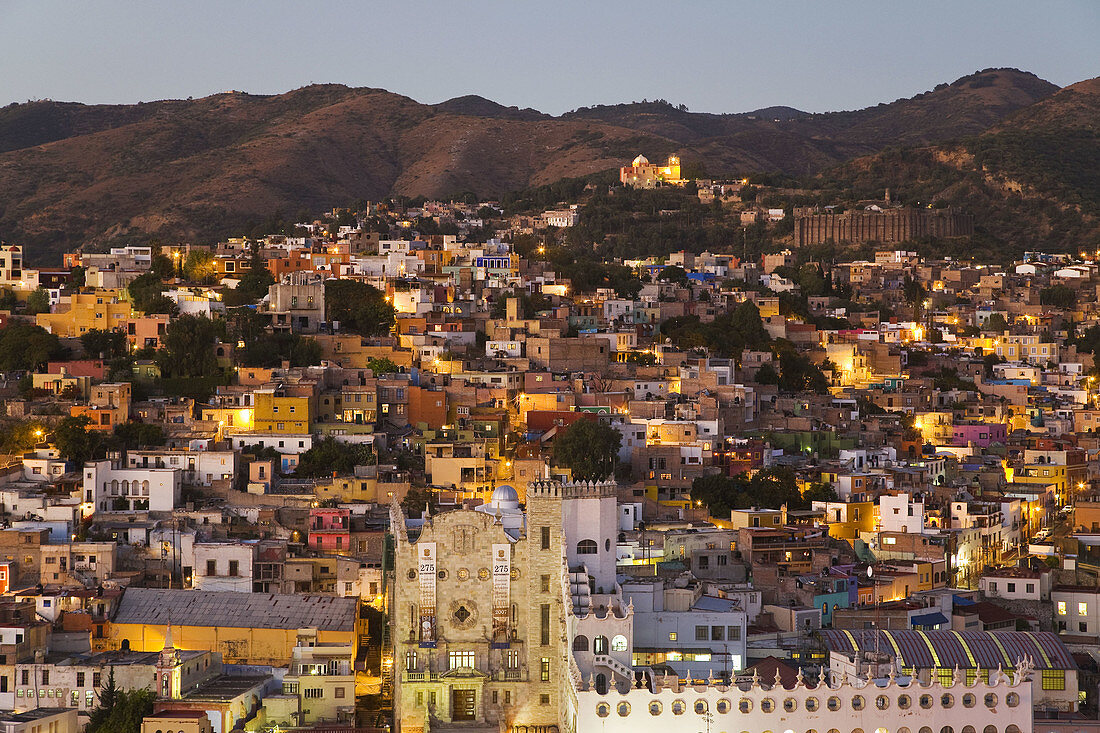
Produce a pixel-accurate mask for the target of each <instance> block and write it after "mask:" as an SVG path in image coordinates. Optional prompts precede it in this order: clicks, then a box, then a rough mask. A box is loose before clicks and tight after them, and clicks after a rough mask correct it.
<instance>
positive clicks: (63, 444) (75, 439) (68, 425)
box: [53, 415, 103, 466]
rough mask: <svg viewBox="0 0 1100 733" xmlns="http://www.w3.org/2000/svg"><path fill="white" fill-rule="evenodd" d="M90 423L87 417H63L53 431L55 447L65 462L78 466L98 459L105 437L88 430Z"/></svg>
mask: <svg viewBox="0 0 1100 733" xmlns="http://www.w3.org/2000/svg"><path fill="white" fill-rule="evenodd" d="M90 422H91V421H90V420H89V419H88V416H87V415H80V416H78V417H63V418H61V420H59V421H58V423H57V425H56V426H55V427H54V429H53V444H54V446H55V447H56V448H57V450H58V452H59V453H61V456H62V457H63V458H64V459H65V460H67V461H72V462H73V463H75V464H76V465H77V466H83V465H84V463H85V462H87V461H90V460H92V459H93V458H96V457H97V456H98V455H99V450H100V448H101V447H102V446H103V436H102V435H100V433H99V432H98V431H95V430H88V425H89V424H90Z"/></svg>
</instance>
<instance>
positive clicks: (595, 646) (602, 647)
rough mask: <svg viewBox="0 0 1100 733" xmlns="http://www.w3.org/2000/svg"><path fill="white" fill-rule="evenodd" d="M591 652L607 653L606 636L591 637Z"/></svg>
mask: <svg viewBox="0 0 1100 733" xmlns="http://www.w3.org/2000/svg"><path fill="white" fill-rule="evenodd" d="M592 653H593V654H607V637H606V636H597V637H595V638H594V639H592Z"/></svg>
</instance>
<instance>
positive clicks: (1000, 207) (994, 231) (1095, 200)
mask: <svg viewBox="0 0 1100 733" xmlns="http://www.w3.org/2000/svg"><path fill="white" fill-rule="evenodd" d="M811 185H815V186H817V187H818V188H820V190H821V191H822V192H823V196H825V197H828V198H836V197H842V198H850V199H853V200H859V199H863V198H874V197H878V196H880V195H881V192H882V190H883V189H884V188H890V189H891V191H892V192H893V193H894V195H895V196H896V197H897V198H898V199H899V200H901V201H904V202H907V203H911V204H920V205H929V204H930V205H952V206H960V207H963V208H965V209H967V210H968V211H971V212H973V213H974V215H975V221H976V226H977V229H978V232H977V236H976V237H975V240H974V241H973V242H960V243H959V246H960V248H961V249H960V251H959V252H958V254H964V255H965V254H975V255H984V256H988V257H990V258H993V259H1004V258H1005V257H1010V256H1014V255H1018V254H1019V253H1021V252H1023V251H1025V250H1028V249H1047V250H1053V251H1063V252H1064V251H1076V250H1078V249H1081V248H1088V249H1090V250H1091V249H1093V248H1095V247H1096V246H1097V244H1098V243H1100V79H1092V80H1090V81H1084V82H1080V83H1078V84H1074V85H1071V86H1068V87H1066V88H1065V89H1062V90H1059V91H1058V92H1057V93H1055V94H1054V95H1052V96H1050V97H1048V98H1046V99H1044V100H1042V101H1040V102H1038V103H1036V104H1034V105H1031V106H1029V107H1026V108H1024V109H1021V110H1020V111H1018V112H1016V113H1015V114H1013V115H1010V116H1008V117H1006V118H1005V119H1004V120H1002V121H1001V122H999V123H998V124H996V125H994V126H993V127H991V128H990V129H988V130H986V131H985V132H983V133H981V134H979V135H975V136H972V137H968V138H965V139H963V140H960V141H958V142H955V143H952V144H941V145H934V146H923V147H915V148H907V149H891V150H887V151H884V152H882V153H879V154H876V155H873V156H868V157H863V158H859V159H856V160H852V161H850V162H848V163H846V164H843V165H841V166H839V167H837V168H835V169H832V170H830V171H827V172H825V173H823V174H821V175H819V176H817V177H816V178H815V179H813V180H812V183H811ZM940 246H941V247H942V246H943V245H942V244H941V245H940Z"/></svg>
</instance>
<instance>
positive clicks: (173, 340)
mask: <svg viewBox="0 0 1100 733" xmlns="http://www.w3.org/2000/svg"><path fill="white" fill-rule="evenodd" d="M223 332H224V324H223V323H222V322H221V321H213V320H211V319H209V318H207V317H206V316H205V315H198V316H195V315H191V314H185V315H182V316H179V317H178V318H175V319H173V320H172V321H171V322H170V323H169V324H168V327H167V328H166V329H165V333H164V347H165V348H164V349H163V350H162V351H161V352H159V353H158V357H159V361H160V368H161V373H162V374H171V375H172V376H176V377H209V376H213V375H214V374H216V373H217V371H218V362H217V358H216V356H215V354H214V342H215V341H216V340H218V338H219V337H220V336H221V335H223Z"/></svg>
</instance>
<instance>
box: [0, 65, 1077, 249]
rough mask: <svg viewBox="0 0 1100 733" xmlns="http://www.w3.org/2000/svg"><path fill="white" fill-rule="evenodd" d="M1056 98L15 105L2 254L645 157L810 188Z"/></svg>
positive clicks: (482, 187) (9, 130)
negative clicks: (808, 177)
mask: <svg viewBox="0 0 1100 733" xmlns="http://www.w3.org/2000/svg"><path fill="white" fill-rule="evenodd" d="M1054 89H1055V87H1053V85H1050V84H1048V83H1047V82H1043V81H1042V80H1039V79H1037V78H1036V77H1034V76H1033V75H1030V74H1026V73H1023V72H1018V71H1013V70H998V71H987V72H982V73H980V74H977V75H973V76H970V77H964V79H961V80H959V81H958V82H955V83H954V84H952V85H942V86H941V88H939V89H937V90H934V91H931V92H926V93H924V94H921V95H918V96H917V97H914V98H912V99H909V100H899V101H897V102H893V103H891V104H888V105H879V106H878V107H874V108H870V109H867V110H860V111H856V112H841V113H832V114H826V115H806V114H804V113H799V112H798V111H797V110H792V109H789V108H782V109H781V108H771V109H770V110H760V111H758V113H763V112H769V113H771V114H774V115H775V117H768V118H763V117H760V116H757V115H754V114H745V115H712V114H703V113H691V112H688V111H686V110H682V109H677V108H675V107H673V106H671V105H669V104H667V103H646V104H634V105H617V106H614V107H597V108H592V109H588V110H577V111H576V112H573V113H570V114H566V115H562V116H561V117H557V118H555V117H551V116H549V115H544V114H542V113H539V112H537V111H535V110H519V109H516V108H509V107H504V106H502V105H499V104H496V103H495V102H491V101H489V100H486V99H483V98H481V97H474V96H468V97H458V98H455V99H451V100H448V101H446V102H443V103H440V104H437V105H424V104H420V103H418V102H416V101H414V100H412V99H409V98H407V97H403V96H400V95H397V94H393V93H390V92H387V91H384V90H380V89H367V88H358V89H355V88H348V87H344V86H340V85H315V86H310V87H305V88H302V89H298V90H295V91H292V92H288V93H286V94H280V95H276V96H254V95H248V94H242V93H228V94H218V95H214V96H211V97H206V98H203V99H196V100H166V101H161V102H152V103H146V104H137V105H119V106H111V105H80V104H74V103H60V102H33V103H28V104H20V105H9V106H8V107H5V108H3V109H0V239H4V240H7V241H11V242H20V243H23V244H25V245H27V247H28V259H29V260H30V261H31V262H51V261H56V257H57V255H58V253H60V252H61V251H63V250H65V249H68V248H72V247H74V246H77V245H79V244H87V245H89V246H93V247H94V246H102V245H104V244H106V243H108V242H117V241H132V240H135V239H137V240H142V239H146V238H149V237H160V238H164V239H184V240H191V241H200V242H201V241H209V240H210V239H212V238H215V237H218V236H224V235H226V234H229V233H232V232H234V231H237V230H239V228H240V227H241V226H242V225H244V224H245V223H246V222H247V221H249V220H257V219H262V218H264V217H267V216H269V215H270V214H271V213H272V212H275V211H284V212H294V211H299V210H301V209H302V208H306V209H310V210H315V211H319V210H323V209H327V208H329V207H332V206H339V205H345V204H348V203H351V202H354V201H358V200H361V199H378V198H381V197H384V196H387V195H390V194H404V195H410V196H415V195H425V196H433V197H434V196H451V195H458V194H462V193H464V192H468V191H472V192H475V193H477V194H478V195H480V196H497V195H500V194H502V193H504V192H507V191H510V190H514V189H518V188H523V187H527V186H531V185H539V184H543V183H548V182H552V181H555V180H558V179H561V178H566V177H574V176H583V175H588V174H591V173H594V172H597V171H602V170H607V169H609V168H614V167H616V166H618V165H621V164H622V163H623V162H624V161H626V160H629V159H630V158H631V157H633V156H634V155H636V154H637V153H638V152H644V153H645V154H646V155H647V156H649V157H651V158H654V159H656V158H660V157H661V156H663V155H667V154H670V153H674V152H675V153H678V154H680V155H681V157H682V158H683V159H684V160H685V162H686V163H695V164H696V165H699V164H702V165H705V169H706V170H707V171H708V172H709V173H710V174H711V175H733V174H740V173H744V172H746V171H782V172H787V173H799V174H803V173H808V172H817V171H820V170H823V169H826V168H828V167H830V166H833V165H835V164H836V163H838V162H840V161H843V160H846V159H848V158H850V157H852V156H855V155H865V154H867V153H870V152H876V151H878V150H881V149H882V148H884V147H885V146H887V145H896V144H898V143H899V142H913V143H919V144H927V143H929V142H940V141H942V140H945V139H950V138H954V137H958V136H961V135H968V134H974V133H975V132H978V131H980V130H984V129H986V128H987V127H989V126H990V125H993V124H995V123H996V122H998V121H999V120H1001V119H1003V118H1004V116H1005V115H1007V114H1009V113H1010V112H1012V111H1015V110H1018V109H1020V108H1021V107H1024V106H1026V105H1028V104H1030V103H1031V102H1034V101H1036V100H1038V99H1041V98H1043V97H1045V96H1047V95H1049V94H1050V93H1051V92H1052V91H1053V90H1054ZM776 119H778V120H780V121H779V122H776V121H775V120H776Z"/></svg>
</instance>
